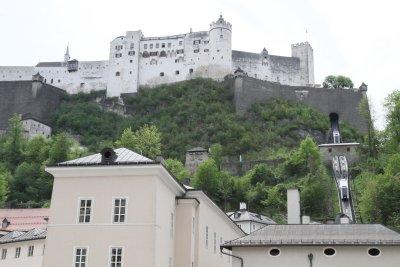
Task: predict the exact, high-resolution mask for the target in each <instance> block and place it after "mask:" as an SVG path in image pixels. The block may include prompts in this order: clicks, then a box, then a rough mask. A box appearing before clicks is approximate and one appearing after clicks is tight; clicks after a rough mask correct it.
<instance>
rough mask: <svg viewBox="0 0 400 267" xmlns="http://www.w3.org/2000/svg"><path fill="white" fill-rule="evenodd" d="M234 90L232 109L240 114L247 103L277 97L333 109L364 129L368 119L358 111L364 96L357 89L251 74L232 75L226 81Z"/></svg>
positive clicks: (363, 130)
mask: <svg viewBox="0 0 400 267" xmlns="http://www.w3.org/2000/svg"><path fill="white" fill-rule="evenodd" d="M227 82H228V83H229V84H230V85H231V87H232V88H233V90H234V101H235V107H236V112H237V114H239V115H244V114H245V112H246V110H247V109H248V108H249V107H250V106H251V104H253V103H256V102H263V101H267V100H269V99H272V98H280V99H285V100H288V101H293V102H297V103H302V104H305V105H308V106H310V107H312V108H315V109H316V110H318V111H320V112H322V113H324V114H326V115H327V116H329V114H330V113H337V114H338V115H339V120H342V121H344V122H346V123H348V124H349V125H350V126H352V127H354V128H356V129H358V130H360V131H361V132H363V133H365V132H367V129H368V123H367V121H366V120H365V119H364V118H363V116H362V115H361V114H360V111H359V105H360V102H361V100H362V99H363V98H364V97H366V95H365V92H364V91H360V90H358V89H326V88H315V87H306V86H288V85H281V84H279V83H272V82H268V81H262V80H258V79H254V78H251V77H236V78H231V79H230V80H229V81H227Z"/></svg>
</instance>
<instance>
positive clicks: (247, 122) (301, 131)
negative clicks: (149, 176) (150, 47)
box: [53, 79, 359, 161]
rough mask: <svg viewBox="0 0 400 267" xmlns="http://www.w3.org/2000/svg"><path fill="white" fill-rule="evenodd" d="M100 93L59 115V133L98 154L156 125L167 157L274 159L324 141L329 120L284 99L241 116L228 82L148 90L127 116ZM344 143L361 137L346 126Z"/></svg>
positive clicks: (130, 102)
mask: <svg viewBox="0 0 400 267" xmlns="http://www.w3.org/2000/svg"><path fill="white" fill-rule="evenodd" d="M99 97H101V95H100V94H99V93H92V94H90V95H76V96H69V97H68V98H66V99H65V100H64V101H63V103H62V105H61V108H60V109H59V110H58V111H57V112H56V113H55V114H54V116H53V125H54V129H55V132H63V131H66V132H69V133H71V134H73V135H77V136H78V137H79V139H80V141H81V143H82V144H83V145H85V146H88V147H89V148H90V150H92V151H98V150H99V149H100V148H101V147H102V146H104V144H107V143H110V142H113V141H115V140H116V139H117V137H119V136H120V134H121V132H122V130H123V129H125V128H127V127H132V129H133V130H137V129H138V128H140V127H141V126H143V125H144V124H154V125H156V126H157V127H158V128H159V130H160V132H161V133H162V155H163V156H164V157H165V158H177V159H180V160H182V161H183V160H184V155H185V152H186V150H187V149H190V148H192V147H196V146H202V147H205V148H208V147H210V145H212V144H216V143H219V144H221V145H222V146H223V155H224V156H228V157H235V158H237V157H239V155H242V156H243V157H245V158H246V159H249V160H250V159H266V158H271V157H272V158H273V157H275V156H276V155H277V153H276V152H277V151H280V153H287V152H289V151H290V150H291V149H293V148H295V147H297V146H298V145H299V143H300V141H301V140H302V139H304V138H305V137H306V136H312V137H313V138H314V139H315V140H316V141H317V142H318V143H321V142H324V141H325V139H326V134H327V132H328V130H329V122H328V118H326V117H325V116H323V115H321V114H320V113H318V112H316V111H314V110H312V109H311V108H308V107H306V106H302V105H298V104H290V103H288V102H286V101H282V100H272V101H270V102H267V103H262V104H255V105H253V106H252V107H251V108H250V109H249V111H248V113H247V114H246V116H245V117H244V118H241V117H238V116H236V114H235V110H234V105H233V103H232V98H233V95H232V92H231V91H230V90H229V88H227V87H226V86H225V85H224V84H223V83H217V82H214V81H211V80H205V79H196V80H190V81H186V82H181V83H177V84H174V85H163V86H159V87H157V88H153V89H150V90H142V91H140V93H139V94H138V95H137V97H131V98H127V99H125V104H126V109H127V115H128V116H120V115H117V114H115V113H112V112H107V111H105V110H103V109H102V108H101V106H100V105H98V103H97V102H96V101H95V100H96V99H99ZM341 129H342V132H343V135H344V139H345V140H346V139H347V140H351V141H353V140H356V139H357V138H359V137H358V136H357V134H356V133H355V131H353V130H351V129H350V128H349V127H347V126H345V125H343V126H342V128H341Z"/></svg>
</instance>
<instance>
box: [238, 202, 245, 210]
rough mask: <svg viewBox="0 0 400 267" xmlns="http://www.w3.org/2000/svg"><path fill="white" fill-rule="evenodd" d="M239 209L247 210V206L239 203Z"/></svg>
mask: <svg viewBox="0 0 400 267" xmlns="http://www.w3.org/2000/svg"><path fill="white" fill-rule="evenodd" d="M239 209H240V210H247V205H246V203H245V202H240V203H239Z"/></svg>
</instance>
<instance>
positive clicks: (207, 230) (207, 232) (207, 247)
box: [206, 226, 208, 248]
mask: <svg viewBox="0 0 400 267" xmlns="http://www.w3.org/2000/svg"><path fill="white" fill-rule="evenodd" d="M206 248H208V226H206Z"/></svg>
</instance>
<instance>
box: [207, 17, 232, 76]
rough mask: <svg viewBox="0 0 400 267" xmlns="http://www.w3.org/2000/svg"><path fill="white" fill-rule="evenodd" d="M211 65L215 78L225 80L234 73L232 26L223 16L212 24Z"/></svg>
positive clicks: (210, 33) (210, 32) (210, 35)
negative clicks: (213, 68) (226, 76)
mask: <svg viewBox="0 0 400 267" xmlns="http://www.w3.org/2000/svg"><path fill="white" fill-rule="evenodd" d="M209 37H210V65H214V67H215V70H213V71H214V72H215V76H216V77H214V78H217V79H218V78H223V77H225V75H227V74H230V73H231V72H232V25H231V24H230V23H229V22H227V21H226V20H225V19H224V18H223V17H222V15H220V17H219V19H218V20H217V21H215V22H212V23H211V24H210V31H209Z"/></svg>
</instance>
